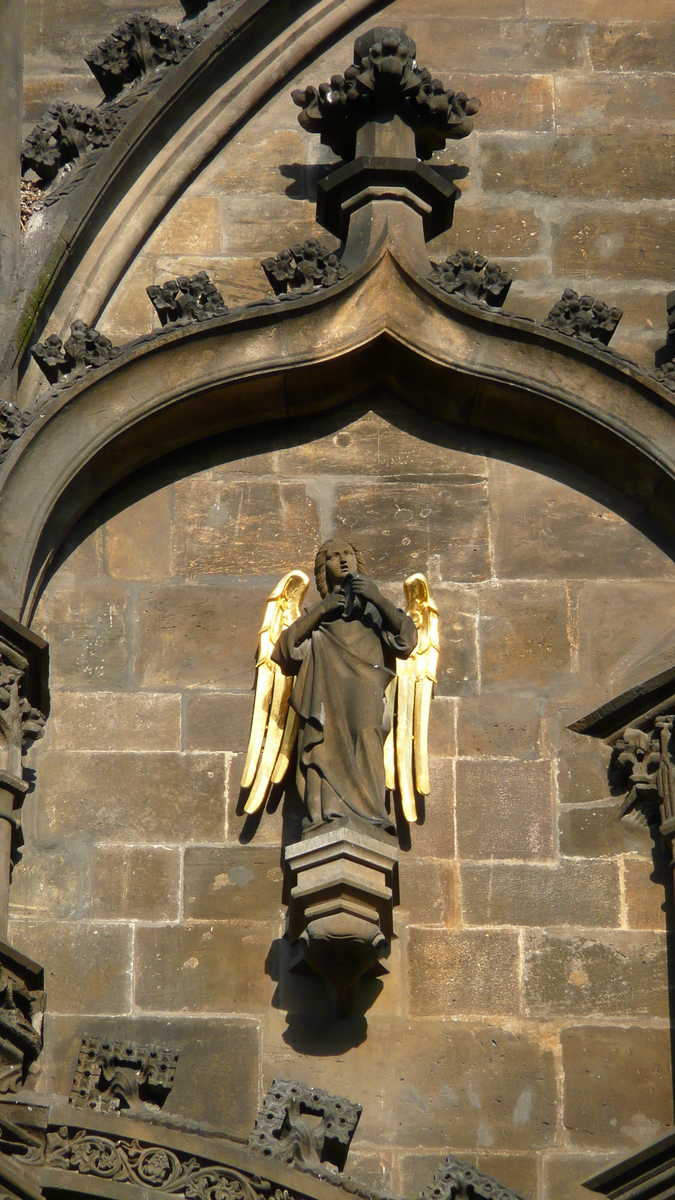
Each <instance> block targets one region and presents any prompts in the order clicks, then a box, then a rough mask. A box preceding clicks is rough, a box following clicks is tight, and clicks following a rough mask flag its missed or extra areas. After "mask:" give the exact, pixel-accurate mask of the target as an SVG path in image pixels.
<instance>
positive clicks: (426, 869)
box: [399, 852, 459, 926]
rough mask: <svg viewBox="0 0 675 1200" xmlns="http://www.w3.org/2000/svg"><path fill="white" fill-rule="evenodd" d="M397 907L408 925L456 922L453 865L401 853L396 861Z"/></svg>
mask: <svg viewBox="0 0 675 1200" xmlns="http://www.w3.org/2000/svg"><path fill="white" fill-rule="evenodd" d="M399 883H400V890H401V910H402V914H403V913H406V914H407V918H408V920H409V922H410V924H411V925H446V926H453V925H457V923H458V921H459V888H458V884H457V872H456V869H455V864H454V863H450V862H440V861H433V860H425V859H420V860H418V859H417V856H416V854H415V853H414V852H413V854H410V855H406V854H402V855H401V858H400V861H399Z"/></svg>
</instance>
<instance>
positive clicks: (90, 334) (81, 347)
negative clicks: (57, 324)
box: [31, 321, 122, 383]
mask: <svg viewBox="0 0 675 1200" xmlns="http://www.w3.org/2000/svg"><path fill="white" fill-rule="evenodd" d="M121 353H122V351H121V349H120V348H119V346H113V344H112V342H111V341H110V339H109V338H107V337H106V336H105V334H103V333H99V331H98V329H94V328H93V327H92V326H90V325H87V324H86V322H85V321H73V324H72V325H71V327H70V337H69V338H67V340H66V341H65V342H62V341H61V339H60V338H59V337H57V336H56V334H55V333H52V334H50V336H49V337H48V338H45V340H44V342H38V343H37V345H36V346H33V348H32V350H31V354H32V355H33V358H34V359H35V361H36V363H37V364H38V366H39V368H40V370H41V371H42V373H43V375H45V376H46V378H47V379H48V380H49V382H50V383H58V382H59V381H60V380H61V378H62V376H64V375H70V374H71V372H73V371H75V370H78V371H84V370H86V369H87V368H89V367H102V366H104V365H105V364H106V363H107V362H110V360H111V359H113V358H116V357H117V355H118V354H121Z"/></svg>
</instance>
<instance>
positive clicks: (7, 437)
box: [0, 400, 35, 464]
mask: <svg viewBox="0 0 675 1200" xmlns="http://www.w3.org/2000/svg"><path fill="white" fill-rule="evenodd" d="M34 420H35V409H34V408H29V409H21V408H17V406H16V404H12V402H11V400H7V401H5V403H4V404H2V405H0V464H2V463H3V462H4V461H5V459H6V458H7V455H8V454H9V452H10V450H11V449H12V446H13V445H14V443H15V442H16V441H17V440H18V439H19V438H20V437H21V436H22V434H24V433H25V432H26V430H27V429H29V428H30V426H31V425H32V424H33V421H34Z"/></svg>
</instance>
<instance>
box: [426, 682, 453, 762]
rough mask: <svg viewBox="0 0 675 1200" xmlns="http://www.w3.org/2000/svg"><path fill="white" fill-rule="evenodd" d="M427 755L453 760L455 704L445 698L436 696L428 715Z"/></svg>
mask: <svg viewBox="0 0 675 1200" xmlns="http://www.w3.org/2000/svg"><path fill="white" fill-rule="evenodd" d="M429 753H430V754H432V755H434V757H435V758H453V757H454V755H455V754H456V753H457V749H456V746H455V704H454V702H453V701H452V700H449V699H447V698H446V697H445V696H436V697H435V699H434V700H432V702H431V712H430V714H429Z"/></svg>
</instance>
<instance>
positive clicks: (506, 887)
mask: <svg viewBox="0 0 675 1200" xmlns="http://www.w3.org/2000/svg"><path fill="white" fill-rule="evenodd" d="M460 870H461V878H462V910H463V914H464V920H465V922H466V923H467V924H468V925H543V926H546V925H581V926H586V927H588V928H593V927H596V926H613V925H614V926H616V925H618V924H619V872H618V866H617V863H616V862H614V861H612V860H600V861H592V860H589V859H586V860H584V861H582V862H577V861H575V860H569V859H568V860H567V861H566V860H564V859H562V860H561V861H560V862H559V863H558V864H556V865H555V866H550V867H549V866H545V865H544V864H539V863H528V864H524V863H523V864H521V863H495V864H492V863H490V864H488V863H464V864H462V866H461V868H460Z"/></svg>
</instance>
